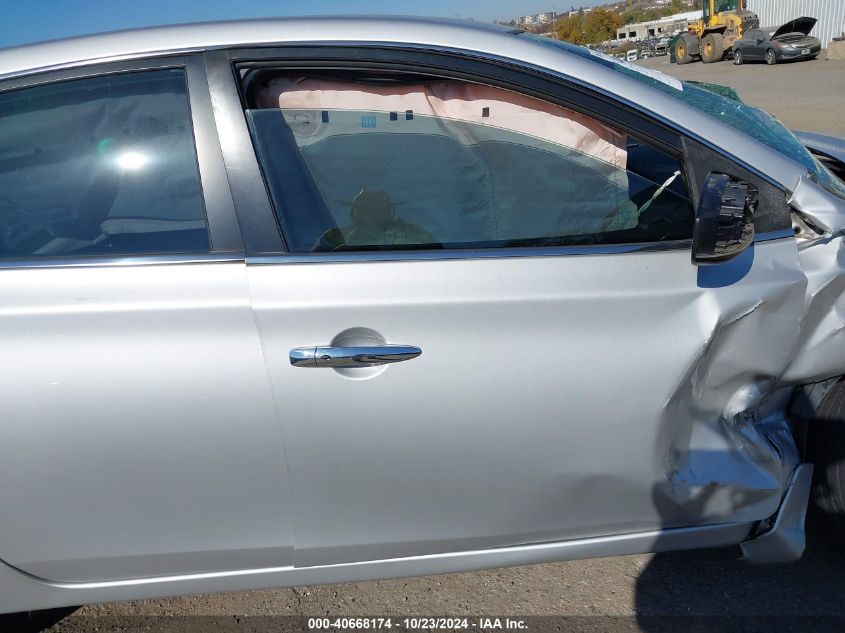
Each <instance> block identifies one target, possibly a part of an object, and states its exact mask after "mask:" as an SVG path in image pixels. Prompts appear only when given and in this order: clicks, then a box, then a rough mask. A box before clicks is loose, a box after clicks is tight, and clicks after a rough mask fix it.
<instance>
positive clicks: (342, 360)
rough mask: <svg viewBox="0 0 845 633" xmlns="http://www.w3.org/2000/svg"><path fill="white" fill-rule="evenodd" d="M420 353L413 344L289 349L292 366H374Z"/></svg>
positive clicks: (405, 358)
mask: <svg viewBox="0 0 845 633" xmlns="http://www.w3.org/2000/svg"><path fill="white" fill-rule="evenodd" d="M420 354H422V350H421V349H420V348H419V347H414V346H413V345H377V346H361V347H297V348H294V349H292V350H291V351H290V364H291V365H293V366H294V367H375V366H376V365H386V364H388V363H401V362H402V361H403V360H411V359H412V358H416V357H417V356H419V355H420Z"/></svg>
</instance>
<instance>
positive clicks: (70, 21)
mask: <svg viewBox="0 0 845 633" xmlns="http://www.w3.org/2000/svg"><path fill="white" fill-rule="evenodd" d="M603 1H604V0H578V1H577V2H576V1H574V0H563V1H561V0H557V1H555V0H428V1H427V2H411V3H409V2H400V1H397V0H389V1H388V0H357V1H356V2H350V1H349V0H346V1H343V0H310V1H306V2H302V1H300V2H293V1H292V0H0V47H4V46H14V45H16V44H24V43H27V42H37V41H42V40H51V39H56V38H60V37H69V36H72V35H82V34H85V33H96V32H99V31H113V30H116V29H126V28H133V27H138V26H151V25H154V24H167V23H173V22H199V21H204V20H226V19H233V18H255V17H268V16H284V15H316V14H338V13H341V14H349V13H370V14H372V13H383V14H385V13H386V14H412V15H429V16H442V17H455V16H456V15H460V17H464V18H470V17H471V18H475V19H476V20H485V21H491V20H498V19H509V18H512V17H516V16H517V15H524V14H527V13H539V12H540V11H551V10H553V9H555V10H557V11H564V10H566V11H568V10H569V8H570V6H572V5H576V6H581V5H583V6H593V5H596V4H602V3H603Z"/></svg>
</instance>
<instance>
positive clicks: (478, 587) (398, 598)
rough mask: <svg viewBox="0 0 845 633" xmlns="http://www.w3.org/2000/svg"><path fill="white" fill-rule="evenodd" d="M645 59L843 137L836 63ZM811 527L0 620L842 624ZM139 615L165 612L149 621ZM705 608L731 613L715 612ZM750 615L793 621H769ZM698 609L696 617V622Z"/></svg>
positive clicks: (261, 626) (125, 625)
mask: <svg viewBox="0 0 845 633" xmlns="http://www.w3.org/2000/svg"><path fill="white" fill-rule="evenodd" d="M644 63H645V65H647V66H650V67H653V68H657V69H659V70H663V71H667V72H670V73H671V74H673V75H675V76H677V77H679V78H682V79H698V80H702V81H710V82H716V83H722V84H725V85H729V86H731V87H733V88H735V89H737V90H738V91H739V94H740V95H741V97H742V98H743V99H745V100H746V101H748V102H749V103H751V104H754V105H757V106H759V107H762V108H763V109H766V110H769V111H770V112H772V113H773V114H775V115H776V116H778V117H779V118H780V119H781V120H783V121H784V122H785V123H786V125H788V126H789V127H792V128H795V129H806V130H814V131H819V132H826V133H831V134H838V135H842V136H845V106H843V101H845V62H826V61H815V62H808V63H802V64H792V65H783V66H776V67H773V68H769V67H766V66H763V65H759V66H758V65H754V66H742V67H736V66H733V65H732V64H730V63H723V64H714V65H710V66H705V65H703V64H694V65H691V66H687V67H678V66H669V64H668V59H667V58H658V59H656V60H648V61H646V62H644ZM810 536H811V539H810V548H809V551H808V553H807V555H806V556H805V558H804V559H803V560H802V561H801V562H800V563H797V564H794V565H789V566H782V567H763V568H761V567H751V566H749V565H747V564H745V563H743V562H741V561H739V560H738V551H736V550H719V551H711V552H689V553H673V554H661V555H656V556H628V557H621V558H614V559H602V560H593V561H579V562H570V563H560V564H554V565H540V566H533V567H522V568H515V569H498V570H491V571H485V572H478V573H467V574H453V575H446V576H436V577H426V578H414V579H404V580H390V581H383V582H365V583H356V584H348V585H327V586H321V587H307V588H294V589H277V590H268V591H251V592H242V593H232V594H219V595H205V596H195V597H189V598H177V599H167V600H156V601H142V602H134V603H125V604H114V605H98V606H90V607H85V608H82V609H80V610H78V611H76V612H74V613H72V614H70V615H68V612H67V611H64V612H55V613H53V614H48V615H46V616H43V617H42V619H36V620H32V621H27V620H21V619H16V620H13V621H9V620H6V621H2V620H0V628H2V627H3V626H4V625H5V626H9V627H11V626H14V627H19V626H22V627H25V628H26V629H28V630H31V631H35V630H41V629H42V628H44V626H49V625H51V624H53V630H55V631H68V632H75V631H88V630H93V629H95V628H97V629H99V630H158V629H167V630H174V631H176V630H178V631H205V630H223V628H225V630H238V631H247V630H281V627H283V626H284V623H283V622H282V621H280V620H262V619H261V618H260V617H259V616H274V615H279V616H301V615H324V614H330V615H342V616H352V615H386V614H392V615H402V614H406V615H447V614H451V615H457V614H466V615H476V616H479V615H482V616H483V615H495V616H508V615H511V616H526V615H533V616H541V615H546V616H567V617H568V618H572V619H567V620H565V621H560V620H551V621H539V622H538V623H537V626H538V627H542V625H543V624H546V625H548V626H549V630H589V631H603V630H615V631H635V630H637V631H639V630H642V631H671V630H688V629H691V628H696V630H727V629H732V630H743V631H756V630H766V631H776V630H784V629H785V628H787V627H788V628H790V629H791V630H802V631H806V630H822V629H824V630H845V620H843V619H828V618H829V616H839V617H840V618H845V598H843V596H845V553H843V552H845V548H840V549H835V548H834V547H833V546H831V545H829V544H824V543H823V542H822V540H821V539H819V538H818V537H817V534H816V533H815V531H813V532H811V535H810ZM62 616H66V617H62ZM145 616H167V617H165V618H158V619H155V620H147V619H145ZM199 616H206V617H199ZM207 616H216V617H207ZM244 616H246V618H244ZM250 616H253V617H252V618H250ZM670 616H671V617H670ZM714 616H734V618H733V619H731V620H728V621H725V620H722V619H717V618H716V619H714ZM760 616H793V617H795V619H792V620H790V619H774V620H767V619H765V618H761V617H760ZM700 617H704V618H705V619H704V620H699V619H696V618H700ZM687 618H694V619H692V620H690V619H687ZM807 618H811V619H807ZM812 618H816V619H812ZM230 626H231V628H226V627H230ZM221 627H223V628H221ZM532 628H533V627H532Z"/></svg>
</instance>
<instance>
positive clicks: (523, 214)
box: [0, 18, 845, 612]
mask: <svg viewBox="0 0 845 633" xmlns="http://www.w3.org/2000/svg"><path fill="white" fill-rule="evenodd" d="M822 140H823V141H824V139H822ZM824 142H829V143H831V144H832V145H833V146H835V145H836V144H837V141H835V140H831V139H827V141H824ZM833 153H835V152H833ZM825 160H826V161H827V164H832V163H831V161H835V157H833V156H831V155H830V152H829V153H828V154H826V159H825ZM843 229H845V184H843V182H842V181H840V180H838V179H837V178H836V177H835V176H834V175H832V174H831V172H830V171H829V170H828V168H827V167H826V166H825V165H824V164H823V163H822V162H821V161H820V160H819V159H817V158H816V157H814V156H813V155H812V154H811V153H810V152H809V151H808V150H807V149H805V147H804V146H803V145H802V144H801V143H800V142H799V141H798V140H797V139H796V137H795V136H793V135H792V134H791V133H789V132H787V131H786V130H784V129H783V128H782V127H781V126H780V125H779V124H778V123H776V122H775V121H774V120H773V119H772V118H771V117H769V116H768V115H766V114H764V113H762V112H759V111H757V110H754V109H753V108H750V107H748V106H745V105H743V104H742V103H740V102H739V101H736V100H732V99H728V98H724V97H722V96H719V95H717V94H715V93H713V92H710V91H708V90H706V89H704V88H702V87H699V86H693V85H690V84H684V83H681V82H678V81H676V80H674V79H672V78H670V77H667V76H665V75H662V74H660V73H656V72H652V71H647V70H643V69H640V68H638V67H636V66H633V65H630V64H627V63H625V62H620V61H619V60H615V59H613V58H609V57H607V56H605V55H602V54H600V53H595V52H592V51H589V50H587V49H584V48H580V47H574V46H569V45H565V44H562V43H559V42H556V41H552V40H549V39H546V38H538V37H535V36H531V35H529V34H525V33H520V32H517V31H513V30H508V29H505V28H500V27H494V26H480V25H472V24H468V23H461V22H451V21H434V20H413V19H399V18H384V19H371V18H342V19H341V18H309V19H289V20H264V21H254V22H232V23H226V24H206V25H189V26H178V27H168V28H157V29H151V30H140V31H130V32H122V33H109V34H103V35H97V36H93V37H85V38H80V39H73V40H67V41H60V42H51V43H45V44H37V45H31V46H24V47H20V48H14V49H6V50H2V51H0V251H2V255H0V257H2V262H0V293H2V303H0V313H2V316H0V324H2V327H0V344H2V345H0V348H2V350H3V363H2V365H0V402H2V403H3V415H2V421H0V508H2V509H0V561H2V562H0V611H5V612H11V611H22V610H32V609H40V608H47V607H55V606H63V605H77V604H82V603H87V602H101V601H111V600H126V599H135V598H144V597H152V596H167V595H177V594H187V593H196V592H209V591H224V590H238V589H248V588H257V587H269V586H282V585H302V584H312V583H324V582H338V581H351V580H360V579H372V578H383V577H390V576H402V575H419V574H431V573H441V572H451V571H457V570H471V569H481V568H487V567H496V566H505V565H523V564H528V563H536V562H542V561H560V560H568V559H575V558H584V557H594V556H611V555H620V554H630V553H636V552H655V551H666V550H676V549H684V548H704V547H718V546H731V545H737V544H741V546H742V548H743V551H744V553H745V556H746V557H747V558H748V559H749V560H750V561H752V562H781V561H788V560H794V559H796V558H798V557H799V556H801V553H802V551H803V547H804V536H803V534H804V532H803V524H804V515H805V511H806V509H807V506H808V503H809V499H810V496H811V488H812V480H813V463H815V466H816V473H817V475H818V477H817V478H816V487H817V493H818V494H817V499H818V503H819V504H820V505H821V507H822V508H823V509H826V510H827V512H828V513H829V514H831V515H833V518H834V519H835V518H838V519H840V520H841V519H842V513H843V502H842V501H843V494H845V493H843V480H842V476H843V470H842V467H841V464H842V459H843V457H845V450H844V449H843V446H845V427H843V425H842V422H843V420H842V418H843V414H842V412H841V411H842V409H841V408H840V404H842V402H843V398H845V391H843V389H845V387H843V384H842V383H840V382H839V379H840V376H842V375H843V374H845V325H843V323H845V317H843V315H845V296H844V295H843V293H845V257H844V256H843V238H842V233H843Z"/></svg>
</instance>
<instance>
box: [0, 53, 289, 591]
mask: <svg viewBox="0 0 845 633" xmlns="http://www.w3.org/2000/svg"><path fill="white" fill-rule="evenodd" d="M189 86H190V90H189V89H188V87H189ZM211 116H212V115H211V105H210V95H209V92H208V86H207V83H206V81H205V77H204V74H203V71H202V64H201V62H198V61H197V60H195V59H192V58H178V57H176V58H173V57H171V58H168V59H164V60H144V61H136V62H125V63H115V64H108V65H102V66H94V67H90V68H80V69H75V70H71V71H61V72H57V73H49V74H42V75H34V76H28V77H22V78H19V79H10V80H7V81H5V82H3V83H2V84H0V230H1V231H2V236H0V237H2V239H0V249H2V254H0V257H1V258H2V261H0V296H2V306H3V307H2V310H0V344H2V347H3V361H4V362H3V363H2V367H0V401H2V403H3V405H2V408H3V416H2V424H0V506H2V510H0V559H2V561H3V562H5V563H6V564H8V565H11V566H13V567H15V568H18V569H20V570H22V571H24V572H26V573H28V574H31V575H33V576H36V577H39V578H43V579H47V580H49V581H59V582H91V581H104V580H123V579H129V578H140V577H143V578H149V577H154V576H165V575H174V574H191V573H198V572H212V571H214V572H219V571H226V570H236V569H244V568H254V567H261V566H268V565H278V566H284V565H288V564H290V563H291V561H292V544H293V543H292V532H291V528H292V523H291V520H290V498H289V488H288V482H287V479H286V465H285V461H284V448H283V444H282V434H281V430H280V428H279V424H278V420H277V418H276V415H275V410H274V405H273V400H272V394H271V392H270V389H269V385H268V382H267V375H266V369H265V366H264V361H263V356H262V351H261V344H260V340H259V337H258V333H257V330H256V327H255V322H254V319H253V316H252V312H251V308H250V303H249V290H248V286H247V277H246V270H245V264H244V261H243V247H242V241H241V238H240V234H239V232H238V228H237V220H236V217H235V215H234V209H233V206H232V202H231V196H230V194H229V190H228V185H227V184H226V179H225V171H224V167H223V163H222V160H221V156H220V148H219V142H218V140H217V135H216V131H215V129H214V126H213V123H212V118H211Z"/></svg>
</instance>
